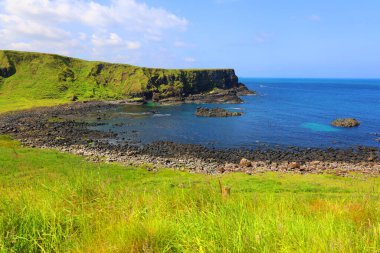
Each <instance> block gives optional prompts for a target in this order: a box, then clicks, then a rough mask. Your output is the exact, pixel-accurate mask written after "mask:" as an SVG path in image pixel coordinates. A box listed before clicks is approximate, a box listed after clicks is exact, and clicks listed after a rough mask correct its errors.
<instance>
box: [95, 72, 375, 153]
mask: <svg viewBox="0 0 380 253" xmlns="http://www.w3.org/2000/svg"><path fill="white" fill-rule="evenodd" d="M240 81H241V82H243V83H245V84H246V85H247V86H248V87H249V88H250V89H252V90H256V91H257V92H258V95H256V96H245V97H243V99H244V101H245V103H244V104H237V105H231V104H226V105H212V104H210V105H205V106H208V107H222V108H225V109H229V110H232V111H240V112H243V113H244V115H243V116H241V117H231V118H199V117H196V116H194V112H195V109H196V107H197V106H199V105H193V104H186V105H175V106H152V105H146V106H124V107H122V108H120V109H118V110H117V111H116V112H114V114H113V116H112V118H111V120H108V121H107V125H104V126H100V127H98V129H101V130H105V131H114V132H116V133H118V134H119V137H120V138H122V137H124V138H126V140H128V139H129V141H130V140H131V134H130V133H131V132H133V137H132V140H133V141H136V142H142V143H149V142H152V141H156V140H168V141H176V142H181V143H192V144H201V145H205V146H209V147H216V148H239V147H245V148H255V147H257V145H261V144H268V145H272V146H274V145H280V146H299V147H319V148H327V147H354V146H358V145H365V146H373V147H380V143H379V142H377V141H376V139H377V138H380V80H350V79H259V78H243V79H241V80H240ZM152 110H154V111H155V112H156V114H152V113H151V111H152ZM340 117H353V118H356V119H358V120H359V121H360V122H361V125H360V126H359V127H357V128H350V129H343V128H336V127H333V126H330V122H331V121H332V120H334V119H336V118H340ZM120 123H122V124H120Z"/></svg>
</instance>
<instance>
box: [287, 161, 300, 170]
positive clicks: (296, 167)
mask: <svg viewBox="0 0 380 253" xmlns="http://www.w3.org/2000/svg"><path fill="white" fill-rule="evenodd" d="M299 168H301V165H300V164H299V163H297V162H291V163H289V165H288V169H290V170H295V169H299Z"/></svg>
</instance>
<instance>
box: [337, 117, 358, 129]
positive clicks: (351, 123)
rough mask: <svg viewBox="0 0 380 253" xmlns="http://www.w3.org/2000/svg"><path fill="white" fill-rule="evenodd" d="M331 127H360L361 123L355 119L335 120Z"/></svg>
mask: <svg viewBox="0 0 380 253" xmlns="http://www.w3.org/2000/svg"><path fill="white" fill-rule="evenodd" d="M331 125H333V126H336V127H357V126H359V125H360V122H359V121H357V120H356V119H354V118H343V119H336V120H334V121H333V122H331Z"/></svg>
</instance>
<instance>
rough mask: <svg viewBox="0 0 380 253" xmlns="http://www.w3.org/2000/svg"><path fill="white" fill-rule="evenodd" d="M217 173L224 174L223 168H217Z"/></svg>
mask: <svg viewBox="0 0 380 253" xmlns="http://www.w3.org/2000/svg"><path fill="white" fill-rule="evenodd" d="M217 171H218V172H219V173H221V174H223V173H224V172H226V169H225V168H223V167H219V168H218V169H217Z"/></svg>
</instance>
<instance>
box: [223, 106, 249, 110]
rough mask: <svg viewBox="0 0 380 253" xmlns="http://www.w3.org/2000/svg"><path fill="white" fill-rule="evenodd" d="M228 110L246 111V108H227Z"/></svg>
mask: <svg viewBox="0 0 380 253" xmlns="http://www.w3.org/2000/svg"><path fill="white" fill-rule="evenodd" d="M226 109H227V110H245V109H244V108H241V107H229V108H226Z"/></svg>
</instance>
